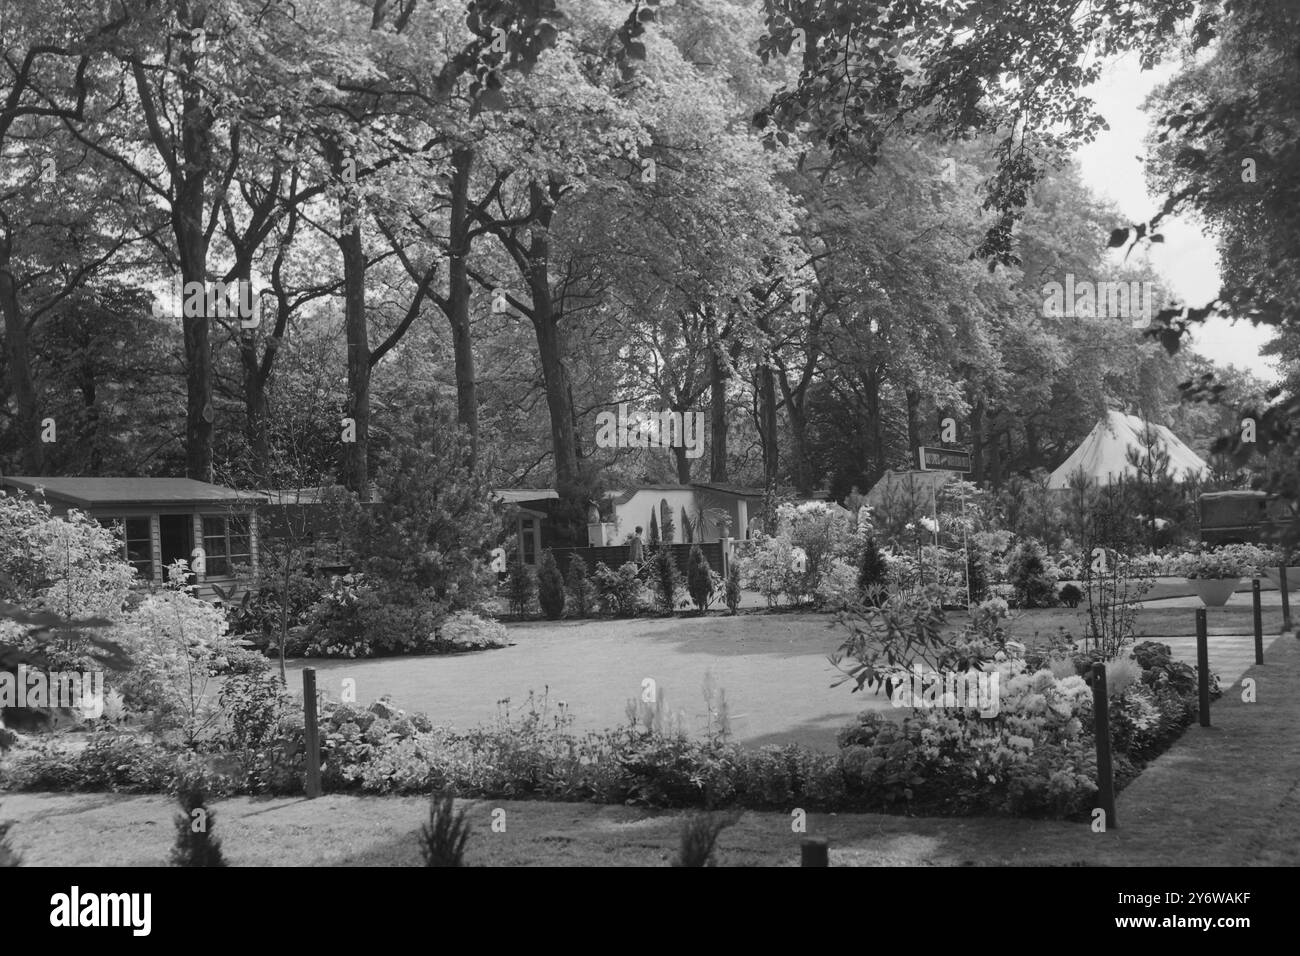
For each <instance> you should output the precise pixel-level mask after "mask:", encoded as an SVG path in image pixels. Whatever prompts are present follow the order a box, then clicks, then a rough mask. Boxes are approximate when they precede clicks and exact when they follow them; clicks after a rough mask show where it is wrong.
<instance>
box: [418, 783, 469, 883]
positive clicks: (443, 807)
mask: <svg viewBox="0 0 1300 956" xmlns="http://www.w3.org/2000/svg"><path fill="white" fill-rule="evenodd" d="M468 839H469V827H468V826H466V824H465V811H464V810H463V809H462V810H460V811H459V812H456V809H455V800H454V799H453V797H452V795H451V794H450V793H437V792H435V793H433V795H432V796H431V797H430V799H429V822H428V823H426V824H424V826H422V827H421V828H420V854H421V856H423V857H424V865H425V866H464V865H465V841H467V840H468Z"/></svg>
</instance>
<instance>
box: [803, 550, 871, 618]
mask: <svg viewBox="0 0 1300 956" xmlns="http://www.w3.org/2000/svg"><path fill="white" fill-rule="evenodd" d="M819 578H820V579H819V580H818V582H817V592H816V595H815V597H816V601H817V607H818V608H825V609H827V610H831V611H837V610H839V609H841V608H844V607H848V606H849V605H850V604H857V603H858V602H859V601H861V600H862V598H861V592H860V591H859V589H858V581H859V579H860V578H861V571H860V569H859V568H856V567H854V566H853V564H851V563H850V562H848V561H846V560H844V559H843V558H831V559H830V560H829V561H826V562H825V563H824V564H823V565H822V568H821V574H820V575H819Z"/></svg>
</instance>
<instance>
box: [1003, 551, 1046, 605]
mask: <svg viewBox="0 0 1300 956" xmlns="http://www.w3.org/2000/svg"><path fill="white" fill-rule="evenodd" d="M1045 559H1046V555H1045V553H1044V551H1043V546H1042V545H1041V544H1039V543H1038V542H1037V541H1035V540H1033V539H1032V538H1030V539H1029V540H1026V541H1022V542H1021V543H1020V544H1019V545H1017V546H1016V549H1015V551H1014V552H1013V553H1012V555H1011V560H1010V562H1009V563H1008V567H1007V574H1008V576H1009V577H1010V578H1011V585H1012V587H1013V588H1014V590H1015V601H1016V606H1017V607H1026V608H1028V607H1051V606H1052V605H1053V604H1055V603H1056V576H1055V575H1053V574H1051V573H1050V572H1049V571H1048V569H1047V563H1046V560H1045Z"/></svg>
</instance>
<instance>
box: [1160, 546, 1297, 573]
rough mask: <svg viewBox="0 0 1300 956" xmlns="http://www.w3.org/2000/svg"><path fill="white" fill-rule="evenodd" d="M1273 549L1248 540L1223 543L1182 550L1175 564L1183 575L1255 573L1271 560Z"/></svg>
mask: <svg viewBox="0 0 1300 956" xmlns="http://www.w3.org/2000/svg"><path fill="white" fill-rule="evenodd" d="M1272 560H1273V556H1272V552H1270V551H1266V550H1264V549H1263V548H1260V547H1257V546H1255V545H1251V544H1225V545H1221V546H1219V547H1217V548H1210V549H1206V550H1204V551H1200V552H1193V553H1189V554H1184V555H1183V556H1182V557H1181V558H1180V559H1178V561H1177V562H1176V564H1175V567H1176V568H1177V572H1176V573H1178V574H1181V575H1182V576H1183V577H1185V578H1189V579H1193V580H1194V579H1197V578H1243V577H1255V576H1258V575H1259V574H1261V573H1262V571H1263V569H1264V568H1266V567H1268V566H1270V565H1271V564H1272Z"/></svg>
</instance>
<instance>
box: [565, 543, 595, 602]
mask: <svg viewBox="0 0 1300 956" xmlns="http://www.w3.org/2000/svg"><path fill="white" fill-rule="evenodd" d="M565 585H566V586H567V588H568V590H569V600H568V606H569V608H570V610H571V611H572V614H573V616H574V617H578V618H583V617H589V616H590V615H591V613H592V611H593V610H594V609H595V604H596V589H595V587H594V586H593V585H592V583H591V581H590V580H589V579H588V578H587V562H586V561H584V560H582V555H580V554H575V555H573V556H572V557H570V558H569V573H568V577H567V580H566V581H565Z"/></svg>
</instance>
